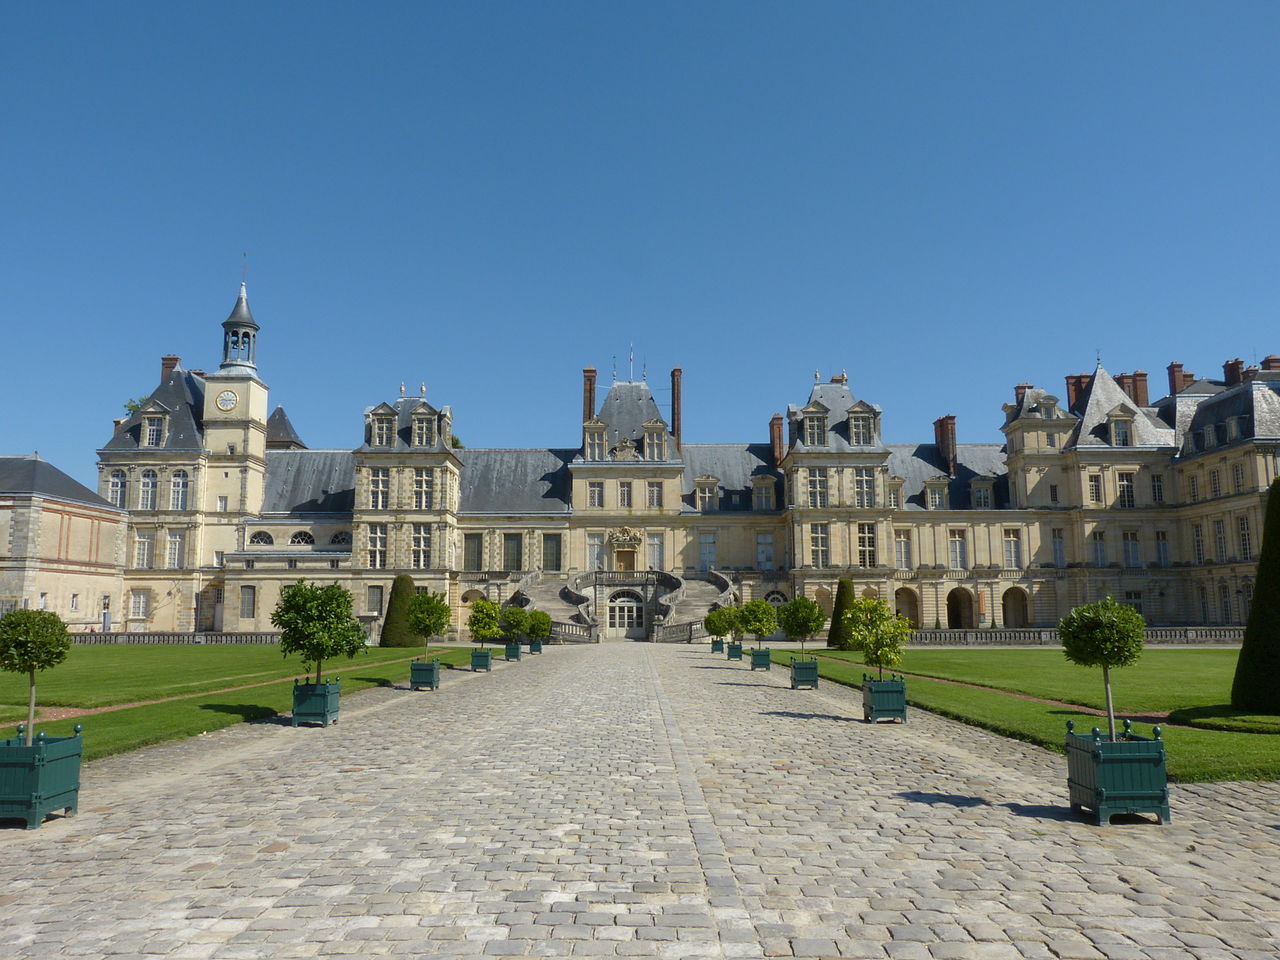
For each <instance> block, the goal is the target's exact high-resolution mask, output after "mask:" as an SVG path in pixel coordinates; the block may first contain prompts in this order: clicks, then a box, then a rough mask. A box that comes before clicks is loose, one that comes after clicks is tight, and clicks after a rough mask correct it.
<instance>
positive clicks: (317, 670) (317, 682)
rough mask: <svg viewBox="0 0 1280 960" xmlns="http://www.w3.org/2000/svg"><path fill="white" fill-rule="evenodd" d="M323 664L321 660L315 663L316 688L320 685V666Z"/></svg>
mask: <svg viewBox="0 0 1280 960" xmlns="http://www.w3.org/2000/svg"><path fill="white" fill-rule="evenodd" d="M323 663H324V661H323V660H317V661H316V686H319V685H320V666H321V664H323Z"/></svg>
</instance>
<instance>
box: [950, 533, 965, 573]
mask: <svg viewBox="0 0 1280 960" xmlns="http://www.w3.org/2000/svg"><path fill="white" fill-rule="evenodd" d="M947 565H948V566H949V567H950V568H951V569H952V570H968V569H969V544H968V541H967V540H966V538H965V534H964V531H963V530H952V531H950V532H949V533H948V534H947Z"/></svg>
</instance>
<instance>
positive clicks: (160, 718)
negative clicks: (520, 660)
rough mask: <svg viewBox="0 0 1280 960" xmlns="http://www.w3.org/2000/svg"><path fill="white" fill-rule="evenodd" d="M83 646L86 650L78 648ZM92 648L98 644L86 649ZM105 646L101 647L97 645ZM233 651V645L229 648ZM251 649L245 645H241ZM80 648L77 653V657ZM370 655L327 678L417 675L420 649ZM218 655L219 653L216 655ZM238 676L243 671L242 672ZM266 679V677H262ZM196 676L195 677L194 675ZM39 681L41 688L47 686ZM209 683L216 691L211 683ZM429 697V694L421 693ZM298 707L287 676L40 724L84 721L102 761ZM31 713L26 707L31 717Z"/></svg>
mask: <svg viewBox="0 0 1280 960" xmlns="http://www.w3.org/2000/svg"><path fill="white" fill-rule="evenodd" d="M77 649H81V648H77ZM84 649H90V648H84ZM93 649H98V648H93ZM101 649H113V650H115V651H116V654H117V658H118V659H119V660H121V661H126V662H127V661H128V659H129V651H137V650H143V649H145V650H147V651H152V650H157V649H160V650H166V651H170V652H177V655H175V656H174V659H173V661H172V662H173V664H174V665H175V666H174V669H175V670H176V668H177V666H178V665H185V666H190V665H191V664H192V663H193V662H195V663H196V664H197V666H198V665H199V663H198V661H193V660H191V659H189V658H188V657H186V656H183V655H182V653H181V651H188V650H189V648H187V647H179V646H172V647H168V646H166V647H150V646H147V647H113V648H106V647H104V648H101ZM223 649H225V648H223ZM238 649H244V648H238ZM268 649H270V650H271V651H272V652H274V654H275V656H276V658H277V659H279V658H280V652H279V651H278V650H275V648H268ZM75 652H76V651H75V650H73V651H72V653H73V656H74V654H75ZM369 653H370V654H373V656H370V657H365V656H364V655H363V654H361V655H359V656H357V657H356V659H355V660H342V661H339V662H335V663H334V664H332V665H331V668H329V669H326V671H325V675H326V676H327V677H332V676H338V677H341V678H342V695H343V699H344V700H345V699H346V698H347V697H348V696H349V695H350V694H352V693H355V692H357V691H359V690H365V689H368V688H369V687H375V686H392V685H395V684H407V683H408V680H409V664H408V663H407V662H404V660H405V658H408V657H412V656H415V655H420V653H419V652H418V651H415V650H414V649H413V648H405V647H400V648H387V649H383V648H377V647H370V648H369ZM431 655H432V656H433V657H435V656H439V658H440V660H441V662H442V663H443V664H445V665H446V666H452V667H457V666H461V665H465V664H469V663H470V660H471V648H470V647H451V648H448V649H445V650H433V651H432V654H431ZM145 659H146V661H147V666H146V668H145V669H147V670H153V669H154V668H155V663H156V660H155V658H152V657H147V658H145ZM214 660H215V661H216V660H217V658H216V657H215V658H214ZM394 660H399V661H401V662H389V661H394ZM108 661H109V658H102V659H99V660H98V662H99V663H107V662H108ZM287 663H289V664H290V666H291V667H292V668H293V669H291V670H287V671H285V672H287V673H300V672H301V669H300V668H299V667H298V665H297V660H296V658H291V659H290V660H289V661H287ZM67 665H68V664H62V665H61V666H59V667H56V668H55V670H61V669H63V668H64V667H66V666H67ZM113 666H114V667H116V668H117V669H119V670H120V672H121V673H122V674H123V675H126V676H129V675H130V672H129V670H128V669H127V666H122V665H120V664H113ZM236 676H237V677H239V676H240V675H239V674H237V675H236ZM260 679H261V678H260ZM175 680H176V681H178V685H181V683H182V682H184V681H182V678H181V677H176V676H173V675H171V676H169V677H166V678H165V680H164V681H163V682H162V683H163V685H162V687H161V688H160V689H168V690H172V689H173V686H174V683H173V682H174V681H175ZM185 682H190V678H188V680H187V681H185ZM253 682H254V680H252V679H249V680H243V679H233V680H232V682H230V683H222V684H221V685H222V686H237V685H239V684H240V683H253ZM39 689H40V688H39V687H37V691H39ZM133 689H135V690H141V695H138V696H134V697H132V698H130V699H132V700H143V699H154V698H155V697H156V696H166V695H167V696H172V695H173V694H172V693H167V694H166V693H156V692H155V690H154V689H153V690H149V689H147V688H145V687H134V688H133ZM204 689H206V690H207V689H208V686H207V685H204ZM421 695H422V696H423V697H424V698H425V697H427V696H429V694H426V693H423V694H421ZM292 707H293V682H292V681H283V682H279V683H272V684H268V685H266V686H261V687H252V688H250V689H247V690H235V691H231V692H226V693H203V694H196V695H192V696H190V697H185V698H183V699H181V700H173V701H169V702H168V703H154V704H150V705H147V706H141V707H128V708H126V709H123V710H111V711H107V712H105V713H95V714H89V715H87V716H82V717H76V718H74V719H70V720H59V721H56V722H53V723H39V724H37V727H38V729H39V730H43V731H45V732H46V733H48V735H49V736H67V735H69V734H70V733H71V732H72V730H73V728H74V726H75V724H77V723H80V724H82V725H83V726H84V756H85V759H86V760H95V759H97V758H99V757H106V756H110V755H112V754H115V753H123V752H125V751H127V750H135V749H137V748H138V747H142V746H146V745H147V744H152V743H162V742H164V741H166V740H179V739H182V738H185V737H193V736H198V735H199V734H201V733H206V732H211V731H214V730H219V729H221V728H223V727H229V726H231V725H232V724H235V723H241V722H243V721H245V720H262V719H265V718H267V717H272V716H275V715H277V714H287V713H288V712H289V711H290V710H291V709H292ZM25 714H26V711H25V709H24V710H23V711H22V716H23V717H24V718H25ZM13 735H14V727H13V726H7V727H6V728H4V729H0V738H4V737H11V736H13Z"/></svg>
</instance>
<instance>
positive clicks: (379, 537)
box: [369, 523, 387, 570]
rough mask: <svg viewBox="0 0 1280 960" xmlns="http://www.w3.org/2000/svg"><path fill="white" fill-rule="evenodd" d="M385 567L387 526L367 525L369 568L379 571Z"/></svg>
mask: <svg viewBox="0 0 1280 960" xmlns="http://www.w3.org/2000/svg"><path fill="white" fill-rule="evenodd" d="M386 565H387V525H386V524H385V523H371V524H369V566H370V567H371V568H372V569H374V570H381V569H382V568H383V567H385V566H386Z"/></svg>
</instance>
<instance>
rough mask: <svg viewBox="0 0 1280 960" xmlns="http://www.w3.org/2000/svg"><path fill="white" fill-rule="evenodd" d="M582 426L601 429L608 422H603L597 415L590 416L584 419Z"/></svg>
mask: <svg viewBox="0 0 1280 960" xmlns="http://www.w3.org/2000/svg"><path fill="white" fill-rule="evenodd" d="M582 426H583V427H584V428H585V427H589V428H591V429H592V430H603V429H604V428H605V427H607V426H608V424H607V423H605V422H604V421H603V420H601V419H600V418H599V417H592V418H591V419H590V420H586V421H584V422H583V424H582Z"/></svg>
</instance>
